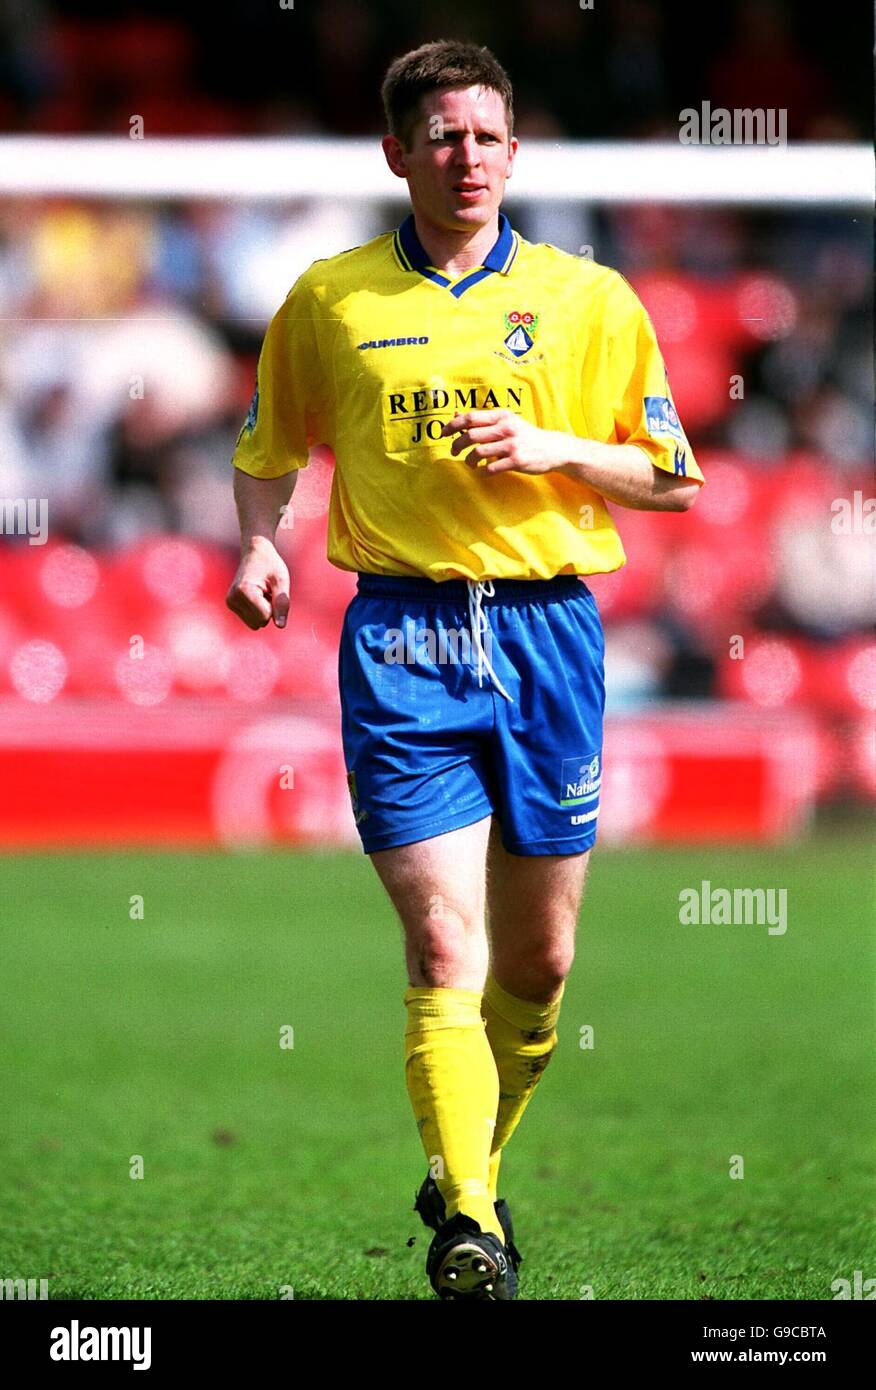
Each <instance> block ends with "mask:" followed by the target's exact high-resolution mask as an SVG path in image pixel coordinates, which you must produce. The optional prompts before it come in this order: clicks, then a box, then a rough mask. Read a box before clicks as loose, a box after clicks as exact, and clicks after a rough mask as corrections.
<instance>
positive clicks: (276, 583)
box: [225, 468, 298, 631]
mask: <svg viewBox="0 0 876 1390" xmlns="http://www.w3.org/2000/svg"><path fill="white" fill-rule="evenodd" d="M297 482H298V473H297V470H296V471H293V472H291V473H283V474H281V476H280V477H279V478H255V477H252V476H251V475H250V474H249V473H244V471H243V470H242V469H241V468H235V470H234V500H235V503H236V504H237V517H238V520H239V522H240V565H239V566H238V569H237V573H236V574H235V576H234V579H233V580H232V581H231V588H230V589H229V590H228V593H227V595H226V597H225V602H226V604H227V605H228V607H229V608H230V609H231V611H232V613H236V614H237V616H238V617H239V618H241V619H242V620H243V621H244V622H245V623H246V625H247V627H251V628H252V629H253V630H254V631H257V630H258V629H259V628H261V627H265V626H266V625H267V624H268V623H269V622H270V620H271V618H273V620H274V622H275V624H276V625H277V627H285V626H286V615H287V614H288V612H289V571H288V569H287V568H286V564H285V562H284V560H283V558H282V556H281V555H280V554H279V553H278V551H277V549H276V547H275V545H274V537H275V535H276V534H277V527H278V525H279V523H280V516H281V512H282V509H283V508H284V507H285V505H286V503H287V502H288V501H289V499H290V498H291V496H292V493H293V492H294V491H295V484H296V483H297Z"/></svg>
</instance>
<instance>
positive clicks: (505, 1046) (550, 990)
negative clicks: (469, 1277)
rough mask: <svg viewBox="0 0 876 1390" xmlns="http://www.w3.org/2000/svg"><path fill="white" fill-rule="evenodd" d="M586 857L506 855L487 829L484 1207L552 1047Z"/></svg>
mask: <svg viewBox="0 0 876 1390" xmlns="http://www.w3.org/2000/svg"><path fill="white" fill-rule="evenodd" d="M589 858H590V851H589V850H586V851H584V852H583V853H580V854H567V855H565V854H564V855H553V854H550V855H516V854H509V853H508V852H507V850H505V849H504V848H503V846H502V843H501V840H500V838H499V826H498V823H497V822H496V821H495V820H494V822H493V827H492V832H491V835H490V842H489V858H488V867H487V903H488V913H489V930H490V941H491V946H492V961H491V966H490V970H489V973H488V976H487V980H486V987H485V990H484V997H483V1002H482V1008H481V1012H482V1014H483V1017H484V1020H485V1022H486V1025H487V1037H488V1039H489V1042H490V1046H491V1048H492V1051H493V1055H494V1058H495V1061H496V1068H497V1071H498V1075H499V1105H498V1110H497V1114H496V1128H495V1130H494V1133H493V1142H492V1146H491V1153H490V1174H489V1184H490V1198H491V1200H495V1199H496V1195H497V1183H498V1174H499V1163H500V1161H501V1157H502V1150H503V1148H504V1146H505V1144H507V1142H508V1140H509V1139H510V1137H511V1135H512V1134H513V1132H514V1130H515V1129H516V1127H517V1125H518V1123H519V1121H520V1118H521V1116H522V1115H523V1112H524V1110H525V1109H526V1106H527V1105H528V1103H529V1101H530V1099H531V1097H532V1094H533V1092H534V1090H535V1087H536V1086H537V1084H538V1081H539V1078H540V1076H541V1074H542V1072H543V1071H544V1069H545V1067H546V1066H547V1064H548V1062H549V1061H550V1059H551V1056H552V1055H553V1052H554V1049H555V1047H556V1045H557V1033H556V1024H557V1018H558V1016H559V1011H560V1002H561V999H562V995H563V990H564V987H565V979H566V976H567V975H568V973H569V971H570V969H571V967H572V960H573V958H574V954H575V930H576V926H577V922H578V912H579V909H580V905H581V897H582V893H583V889H584V880H585V876H586V873H587V865H588V863H589Z"/></svg>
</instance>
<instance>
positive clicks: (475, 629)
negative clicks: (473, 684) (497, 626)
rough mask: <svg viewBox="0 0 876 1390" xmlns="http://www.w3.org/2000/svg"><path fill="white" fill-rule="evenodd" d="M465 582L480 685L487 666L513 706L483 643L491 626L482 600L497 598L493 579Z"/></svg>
mask: <svg viewBox="0 0 876 1390" xmlns="http://www.w3.org/2000/svg"><path fill="white" fill-rule="evenodd" d="M465 582H466V584H467V586H468V618H469V623H470V625H471V640H472V642H473V643H474V646H475V649H476V650H477V654H478V685H479V686H480V685H481V684H482V683H483V672H484V666H486V668H487V670H488V671H489V673H490V677H491V679H492V680H493V683H494V684H495V686H496V689H497V690H499V691H500V692H501V694H502V695H504V696H505V699H506V700H510V701H511V704H512V705H513V704H514V701H513V700H512V699H511V696H510V695H509V694H508V691H507V690H506V689H505V687H504V685H503V684H502V682H501V681H500V680H499V677H498V676H497V675H496V673H495V671H494V670H493V667H492V664H491V662H490V658H489V656H488V655H487V652H486V650H485V648H484V643H483V635H484V633H486V634H487V638H488V640H489V637H490V625H489V623H488V622H487V615H486V613H485V612H484V610H483V609H482V608H481V599H482V598H483V596H484V594H486V596H487V598H495V597H496V590H495V588H494V586H493V581H492V579H467V580H466V581H465Z"/></svg>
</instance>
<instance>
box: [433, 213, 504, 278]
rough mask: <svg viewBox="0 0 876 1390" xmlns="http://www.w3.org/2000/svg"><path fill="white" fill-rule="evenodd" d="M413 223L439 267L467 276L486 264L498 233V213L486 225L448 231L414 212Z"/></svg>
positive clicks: (447, 271) (452, 273)
mask: <svg viewBox="0 0 876 1390" xmlns="http://www.w3.org/2000/svg"><path fill="white" fill-rule="evenodd" d="M414 226H415V227H416V230H417V236H418V237H419V238H420V245H421V246H422V248H423V250H424V251H425V252H426V255H427V256H428V257H429V262H430V264H431V265H434V266H435V268H436V270H443V271H444V272H445V274H447V275H464V274H465V272H466V271H467V270H471V269H472V267H473V266H476V265H483V263H484V257H485V256H488V255H489V253H490V251H491V250H492V248H493V246H494V245H495V243H496V238H497V237H498V235H499V214H498V212H497V213H496V214H495V216H494V217H492V218H491V219H490V221H489V222H488V223H487V224H486V226H484V227H474V228H472V230H471V231H469V230H468V229H465V230H462V231H448V230H447V228H446V227H440V226H438V225H437V224H436V223H434V222H431V221H429V220H428V219H427V218H425V217H423V215H422V214H421V213H417V212H415V213H414Z"/></svg>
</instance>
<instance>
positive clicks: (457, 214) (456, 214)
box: [448, 202, 499, 231]
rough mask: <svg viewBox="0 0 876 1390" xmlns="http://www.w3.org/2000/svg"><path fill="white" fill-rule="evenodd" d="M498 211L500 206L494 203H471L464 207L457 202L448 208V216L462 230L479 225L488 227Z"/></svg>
mask: <svg viewBox="0 0 876 1390" xmlns="http://www.w3.org/2000/svg"><path fill="white" fill-rule="evenodd" d="M498 211H499V209H498V206H497V205H496V204H494V203H486V202H484V203H469V204H467V205H463V206H462V207H460V206H459V205H458V204H456V205H455V206H453V207H451V208H450V209H449V210H448V218H449V220H450V221H451V222H452V223H453V224H454V225H455V226H456V227H458V228H459V230H460V231H462V230H463V229H465V228H471V229H472V230H474V229H475V228H477V227H486V225H487V223H488V222H492V221H493V219H494V218H495V216H496V214H497V212H498Z"/></svg>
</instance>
